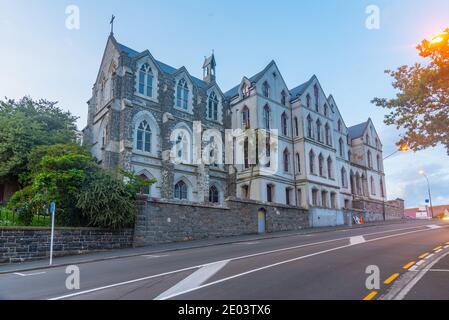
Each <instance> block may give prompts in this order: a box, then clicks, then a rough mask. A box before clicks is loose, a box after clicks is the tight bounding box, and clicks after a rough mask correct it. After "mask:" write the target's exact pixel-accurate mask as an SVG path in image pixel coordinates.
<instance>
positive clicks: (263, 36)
mask: <svg viewBox="0 0 449 320" xmlns="http://www.w3.org/2000/svg"><path fill="white" fill-rule="evenodd" d="M68 5H77V6H78V7H79V8H80V18H81V20H80V23H81V24H80V27H81V28H80V30H68V29H67V28H66V27H65V20H66V17H67V16H66V14H65V10H66V7H67V6H68ZM368 5H377V6H378V7H379V8H380V18H381V20H380V29H379V30H368V29H367V28H365V20H366V19H367V14H366V13H365V10H366V7H367V6H368ZM112 13H114V14H115V15H116V16H117V19H116V24H115V35H116V38H117V40H118V41H119V42H122V43H124V44H126V45H128V46H130V47H132V48H134V49H136V50H142V51H143V50H145V49H149V50H150V51H151V52H152V54H153V56H155V57H156V58H157V59H159V60H162V61H164V62H166V63H168V64H170V65H173V66H174V67H181V66H186V67H187V69H188V70H189V71H190V73H191V74H193V75H195V76H198V77H200V76H201V72H202V70H201V66H202V63H203V58H204V56H205V55H208V54H210V52H211V50H212V49H214V50H215V53H216V58H217V63H218V67H217V73H218V82H219V84H220V86H221V87H222V89H223V90H228V89H230V88H231V87H232V86H234V85H236V84H238V83H239V82H240V80H241V78H242V76H244V75H247V76H251V75H253V74H255V73H256V72H258V71H259V70H261V69H262V68H263V67H265V66H266V65H267V64H268V63H269V62H270V61H271V60H272V59H274V60H275V61H276V63H277V65H278V67H279V68H280V70H281V72H282V74H283V76H284V79H285V81H286V82H287V84H288V85H289V86H290V87H294V86H296V85H298V84H300V83H302V82H304V81H306V80H308V79H309V78H310V77H311V76H312V75H313V74H316V75H317V76H318V78H319V79H320V82H321V84H322V85H323V88H324V90H325V91H326V93H327V94H333V95H334V97H335V99H336V101H337V104H338V106H339V108H340V111H341V113H342V115H343V117H344V119H345V121H346V124H347V125H348V126H350V125H354V124H357V123H359V122H362V121H364V120H366V119H367V118H368V117H371V118H372V119H373V121H374V123H375V124H376V126H377V129H378V132H379V134H380V135H381V137H382V140H383V142H384V146H385V154H388V153H389V152H391V151H393V150H394V143H395V142H396V141H397V139H398V138H397V137H398V131H397V130H396V129H395V128H391V127H390V128H387V127H385V126H384V124H383V121H382V120H383V115H384V111H383V110H381V109H378V108H376V107H375V106H373V105H372V104H371V103H370V101H371V100H372V98H373V97H376V96H378V97H391V96H392V95H394V90H393V89H392V87H391V80H390V79H389V78H388V76H386V75H385V74H384V73H383V71H384V70H385V69H393V68H396V67H397V66H400V65H402V64H411V63H414V62H417V61H420V58H419V57H418V55H417V51H416V50H415V46H416V44H417V43H419V42H420V40H421V39H424V38H429V37H431V36H432V35H434V34H437V33H439V32H441V31H442V30H444V29H445V28H447V27H449V1H447V0H427V1H422V0H389V1H387V0H377V1H375V0H371V1H364V0H315V1H305V0H278V1H269V0H265V1H261V0H259V1H256V0H248V1H244V2H242V1H237V0H226V1H224V0H221V1H219V0H215V1H212V0H192V1H185V0H146V1H144V0H130V1H119V0H97V1H84V0H82V1H81V0H80V1H76V0H72V1H54V0H16V1H10V0H0V39H1V43H2V45H1V51H0V57H1V59H0V70H1V72H0V96H1V97H4V96H7V97H10V98H18V97H21V96H23V95H31V96H32V97H34V98H41V97H42V98H47V99H50V100H54V101H59V102H60V104H61V106H62V107H63V108H64V109H68V110H70V111H71V112H72V113H73V114H75V115H77V116H79V117H80V119H79V122H78V124H79V127H80V128H82V127H84V125H85V123H86V116H87V105H86V103H85V102H86V101H87V100H88V99H89V97H90V94H91V88H92V85H93V82H94V80H95V78H96V74H97V71H98V67H99V64H100V59H101V56H102V53H103V50H104V46H105V43H106V39H107V36H108V34H109V29H110V25H109V19H110V16H111V14H112ZM385 167H386V174H387V188H388V195H389V197H390V198H396V197H403V198H405V199H406V205H407V206H409V207H410V206H416V205H419V204H421V203H423V201H424V199H426V198H427V197H426V184H425V180H424V179H423V178H422V177H420V176H419V175H418V174H417V172H418V171H419V170H420V169H425V170H426V171H427V172H428V173H429V177H430V179H431V181H432V187H433V192H434V198H435V202H436V203H440V204H443V203H449V191H448V188H446V185H447V184H448V183H449V157H448V156H447V154H446V152H445V150H444V149H443V148H440V147H438V148H435V149H432V150H427V151H423V152H418V153H416V154H415V153H412V152H410V153H407V154H399V155H397V156H395V157H392V158H389V159H388V160H386V162H385Z"/></svg>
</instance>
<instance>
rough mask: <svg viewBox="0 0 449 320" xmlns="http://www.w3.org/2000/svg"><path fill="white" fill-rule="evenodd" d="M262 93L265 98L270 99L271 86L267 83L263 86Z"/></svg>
mask: <svg viewBox="0 0 449 320" xmlns="http://www.w3.org/2000/svg"><path fill="white" fill-rule="evenodd" d="M262 92H263V96H264V97H265V98H269V97H270V85H269V84H268V82H266V81H265V82H264V83H263V85H262Z"/></svg>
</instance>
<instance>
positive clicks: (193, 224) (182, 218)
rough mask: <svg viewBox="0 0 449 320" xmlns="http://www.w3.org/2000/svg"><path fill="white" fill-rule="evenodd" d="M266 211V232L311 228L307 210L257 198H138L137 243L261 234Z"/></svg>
mask: <svg viewBox="0 0 449 320" xmlns="http://www.w3.org/2000/svg"><path fill="white" fill-rule="evenodd" d="M261 209H262V210H264V211H265V212H266V231H267V232H279V231H294V230H300V229H304V228H308V227H309V216H308V213H307V211H306V210H304V209H299V208H295V207H289V206H282V205H276V206H271V205H267V204H265V203H261V202H257V201H247V200H245V201H243V200H239V199H236V198H230V199H227V200H226V201H225V203H224V206H209V205H199V204H192V203H179V202H171V201H155V200H150V201H146V200H144V199H140V200H139V201H138V213H137V220H136V226H135V234H134V245H135V246H146V245H153V244H158V243H168V242H182V241H190V240H199V239H213V238H221V237H229V236H238V235H246V234H256V233H258V213H259V211H260V210H261Z"/></svg>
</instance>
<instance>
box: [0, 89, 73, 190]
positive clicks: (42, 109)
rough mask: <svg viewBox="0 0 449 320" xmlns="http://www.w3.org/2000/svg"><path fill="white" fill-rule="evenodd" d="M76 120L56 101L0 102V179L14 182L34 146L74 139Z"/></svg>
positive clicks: (24, 168)
mask: <svg viewBox="0 0 449 320" xmlns="http://www.w3.org/2000/svg"><path fill="white" fill-rule="evenodd" d="M76 120H77V118H76V117H74V116H72V115H71V114H70V112H64V111H63V110H62V109H60V108H59V107H57V103H56V102H50V101H47V100H38V101H35V100H32V99H31V98H29V97H24V98H22V99H20V100H17V101H16V100H7V99H5V100H4V101H0V182H7V181H16V180H17V179H18V178H19V176H20V175H21V174H23V173H24V172H26V169H27V159H28V155H29V154H30V152H31V150H33V148H34V147H36V146H40V145H53V144H58V143H73V142H75V139H76V125H75V122H76Z"/></svg>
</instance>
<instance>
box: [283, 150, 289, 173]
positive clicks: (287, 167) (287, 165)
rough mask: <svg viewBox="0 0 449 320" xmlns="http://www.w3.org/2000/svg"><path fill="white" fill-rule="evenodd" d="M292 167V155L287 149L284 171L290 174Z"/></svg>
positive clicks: (285, 151)
mask: <svg viewBox="0 0 449 320" xmlns="http://www.w3.org/2000/svg"><path fill="white" fill-rule="evenodd" d="M289 167H290V153H289V152H288V150H287V149H285V150H284V171H285V172H289Z"/></svg>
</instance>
